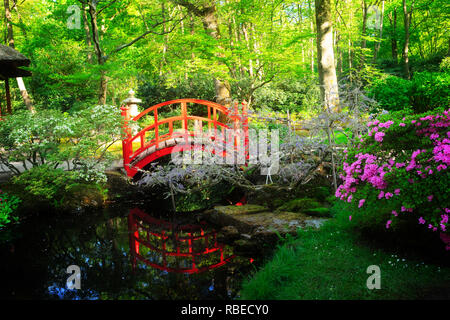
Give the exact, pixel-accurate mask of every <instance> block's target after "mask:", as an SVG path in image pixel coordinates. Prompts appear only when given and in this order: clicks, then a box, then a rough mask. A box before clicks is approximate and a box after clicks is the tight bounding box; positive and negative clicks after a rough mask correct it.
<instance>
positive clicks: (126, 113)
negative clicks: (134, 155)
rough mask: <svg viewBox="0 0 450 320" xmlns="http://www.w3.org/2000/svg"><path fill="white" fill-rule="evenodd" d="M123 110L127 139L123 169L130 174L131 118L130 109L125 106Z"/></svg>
mask: <svg viewBox="0 0 450 320" xmlns="http://www.w3.org/2000/svg"><path fill="white" fill-rule="evenodd" d="M120 110H121V115H122V117H123V119H124V122H123V131H124V133H125V137H124V138H123V140H122V156H123V167H124V169H125V171H126V172H128V170H130V168H129V167H128V164H129V163H130V154H131V151H132V150H130V149H131V148H130V147H132V145H131V143H132V142H131V141H130V138H131V128H130V127H128V122H129V121H130V119H131V116H130V107H129V106H128V105H123V106H122V107H120Z"/></svg>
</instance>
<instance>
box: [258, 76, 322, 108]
mask: <svg viewBox="0 0 450 320" xmlns="http://www.w3.org/2000/svg"><path fill="white" fill-rule="evenodd" d="M319 101H320V89H319V87H318V86H317V80H316V79H315V78H314V77H303V78H299V77H295V78H284V79H282V80H279V81H277V82H272V83H269V84H267V85H265V86H264V87H262V88H260V89H258V90H257V91H255V93H254V101H253V105H254V106H255V108H258V109H259V108H267V109H269V110H273V111H284V112H286V111H287V110H289V111H290V112H291V113H292V112H298V111H303V110H308V111H309V110H311V109H312V108H313V107H314V106H317V105H319V104H320V103H319Z"/></svg>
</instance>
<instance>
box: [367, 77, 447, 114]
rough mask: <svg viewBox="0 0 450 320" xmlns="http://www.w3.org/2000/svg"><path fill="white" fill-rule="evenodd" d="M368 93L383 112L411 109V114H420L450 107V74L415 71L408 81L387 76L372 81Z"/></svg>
mask: <svg viewBox="0 0 450 320" xmlns="http://www.w3.org/2000/svg"><path fill="white" fill-rule="evenodd" d="M368 92H369V96H370V97H372V98H374V99H375V100H377V102H378V103H379V105H380V107H381V108H383V109H385V110H388V111H398V110H401V109H403V108H405V107H408V106H412V108H413V111H414V112H415V113H422V112H426V111H428V110H432V109H435V108H438V107H440V106H448V105H450V73H445V72H416V73H415V74H414V78H413V79H412V80H411V81H409V80H405V79H402V78H399V77H396V76H387V77H384V78H380V79H378V80H375V81H374V82H373V84H372V85H371V86H370V87H369V88H368Z"/></svg>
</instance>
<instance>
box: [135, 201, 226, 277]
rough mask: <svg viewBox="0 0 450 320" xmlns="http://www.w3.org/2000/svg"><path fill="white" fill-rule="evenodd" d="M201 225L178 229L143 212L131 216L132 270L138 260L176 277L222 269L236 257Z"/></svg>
mask: <svg viewBox="0 0 450 320" xmlns="http://www.w3.org/2000/svg"><path fill="white" fill-rule="evenodd" d="M205 229H207V226H206V224H205V223H204V222H200V224H199V225H191V224H186V225H177V224H174V223H171V222H169V221H165V220H160V219H156V218H154V217H151V216H150V215H148V214H147V213H145V212H144V211H142V210H140V209H137V208H135V209H132V210H130V213H129V215H128V231H129V236H130V252H131V260H132V265H133V269H134V268H136V262H137V260H140V261H142V262H144V263H145V264H146V265H148V266H150V267H152V268H156V269H159V270H163V271H167V272H174V273H187V274H192V273H200V272H204V271H207V270H211V269H214V268H218V267H220V266H223V265H224V264H226V263H227V262H229V261H230V260H231V259H233V258H234V255H233V254H231V253H228V254H227V250H226V249H225V247H224V245H223V244H220V243H217V238H216V235H217V233H216V232H215V231H214V230H212V231H209V232H207V231H205Z"/></svg>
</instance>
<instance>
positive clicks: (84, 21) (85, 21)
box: [81, 7, 92, 63]
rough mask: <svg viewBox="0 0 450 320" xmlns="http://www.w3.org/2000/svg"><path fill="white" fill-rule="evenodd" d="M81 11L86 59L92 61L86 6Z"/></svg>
mask: <svg viewBox="0 0 450 320" xmlns="http://www.w3.org/2000/svg"><path fill="white" fill-rule="evenodd" d="M81 11H82V12H83V26H84V33H85V42H86V47H87V61H88V62H89V63H92V41H91V35H90V30H89V23H88V18H87V12H86V8H84V7H83V9H82V10H81Z"/></svg>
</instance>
